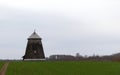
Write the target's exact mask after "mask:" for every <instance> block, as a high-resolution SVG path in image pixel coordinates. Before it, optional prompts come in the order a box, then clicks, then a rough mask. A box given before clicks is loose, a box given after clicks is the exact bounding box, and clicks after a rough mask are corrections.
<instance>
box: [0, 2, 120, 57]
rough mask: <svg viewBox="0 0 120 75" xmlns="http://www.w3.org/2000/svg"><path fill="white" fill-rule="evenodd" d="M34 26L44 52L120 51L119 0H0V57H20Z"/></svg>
mask: <svg viewBox="0 0 120 75" xmlns="http://www.w3.org/2000/svg"><path fill="white" fill-rule="evenodd" d="M34 29H36V30H37V33H38V34H39V35H40V36H41V37H42V38H43V40H42V42H43V46H44V51H45V55H46V56H49V55H52V54H71V55H75V54H76V53H80V54H81V55H93V54H98V55H110V54H113V53H117V52H120V1H119V0H0V59H20V58H21V57H22V56H23V55H24V53H25V48H26V44H27V38H28V37H29V36H30V35H31V34H32V32H33V31H34Z"/></svg>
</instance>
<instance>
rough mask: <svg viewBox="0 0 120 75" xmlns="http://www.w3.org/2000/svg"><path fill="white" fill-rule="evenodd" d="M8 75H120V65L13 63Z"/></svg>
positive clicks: (98, 63) (104, 63)
mask: <svg viewBox="0 0 120 75" xmlns="http://www.w3.org/2000/svg"><path fill="white" fill-rule="evenodd" d="M6 75H120V63H119V62H87V61H86V62H11V63H10V64H9V67H8V70H7V73H6Z"/></svg>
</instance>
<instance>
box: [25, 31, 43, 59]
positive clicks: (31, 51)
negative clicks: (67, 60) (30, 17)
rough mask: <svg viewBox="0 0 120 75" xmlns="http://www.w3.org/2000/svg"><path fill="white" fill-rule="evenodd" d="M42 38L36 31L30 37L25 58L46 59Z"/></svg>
mask: <svg viewBox="0 0 120 75" xmlns="http://www.w3.org/2000/svg"><path fill="white" fill-rule="evenodd" d="M41 40H42V39H41V38H40V36H39V35H38V34H37V33H36V32H35V31H34V32H33V33H32V35H31V36H30V37H29V38H28V43H27V47H26V52H25V55H24V56H23V60H44V59H45V55H44V50H43V46H42V41H41Z"/></svg>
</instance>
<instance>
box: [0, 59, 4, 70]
mask: <svg viewBox="0 0 120 75" xmlns="http://www.w3.org/2000/svg"><path fill="white" fill-rule="evenodd" d="M3 64H4V62H1V61H0V69H1V68H2V66H3Z"/></svg>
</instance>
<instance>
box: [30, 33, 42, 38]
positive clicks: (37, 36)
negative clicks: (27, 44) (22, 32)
mask: <svg viewBox="0 0 120 75" xmlns="http://www.w3.org/2000/svg"><path fill="white" fill-rule="evenodd" d="M34 38H41V37H40V36H39V35H38V34H37V33H36V32H35V31H34V32H33V33H32V34H31V35H30V37H29V39H34Z"/></svg>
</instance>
